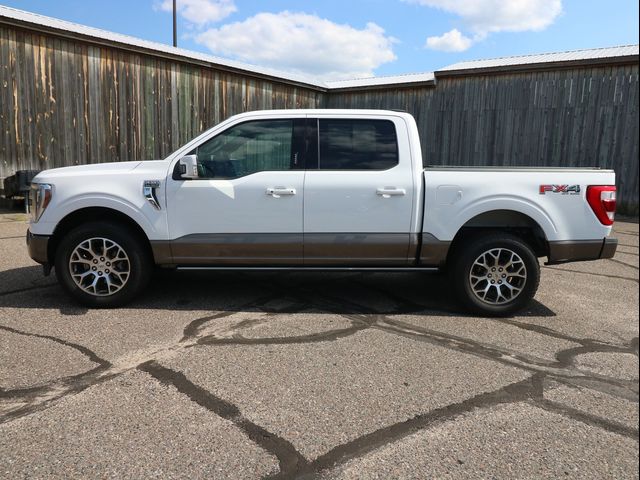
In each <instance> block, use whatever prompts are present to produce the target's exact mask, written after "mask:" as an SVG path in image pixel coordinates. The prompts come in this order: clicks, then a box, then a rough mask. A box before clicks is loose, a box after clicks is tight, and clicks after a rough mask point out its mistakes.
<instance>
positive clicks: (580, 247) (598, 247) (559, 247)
mask: <svg viewBox="0 0 640 480" xmlns="http://www.w3.org/2000/svg"><path fill="white" fill-rule="evenodd" d="M617 249H618V239H616V238H605V239H603V240H565V241H560V242H549V261H548V262H547V265H555V264H558V263H567V262H583V261H589V260H599V259H601V258H612V257H613V256H614V255H615V254H616V250H617Z"/></svg>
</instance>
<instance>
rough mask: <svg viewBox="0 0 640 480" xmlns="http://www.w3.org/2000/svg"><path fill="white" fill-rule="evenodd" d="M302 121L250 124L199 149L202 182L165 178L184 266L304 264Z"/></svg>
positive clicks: (174, 243)
mask: <svg viewBox="0 0 640 480" xmlns="http://www.w3.org/2000/svg"><path fill="white" fill-rule="evenodd" d="M300 123H302V125H304V120H303V119H300V120H298V119H276V120H266V119H265V120H253V121H245V122H243V123H240V124H236V125H233V126H231V127H229V128H228V129H227V130H225V131H223V132H221V133H219V134H218V135H216V136H215V137H213V138H210V139H208V140H206V141H204V142H203V143H202V144H200V145H199V146H198V147H197V148H196V149H195V150H194V151H193V152H191V153H192V154H195V155H197V159H198V174H199V178H197V179H192V180H182V179H174V178H171V174H170V177H169V178H168V179H167V196H168V197H167V198H168V202H167V203H168V222H169V225H168V227H169V235H170V238H171V243H170V246H171V252H172V256H173V259H174V263H176V264H179V265H209V266H211V265H218V266H224V265H234V266H240V265H242V266H260V265H265V264H269V265H283V266H286V265H300V264H301V263H302V256H303V250H302V241H303V237H302V228H303V225H302V205H303V188H304V169H303V165H301V158H300V157H301V155H300V154H299V152H298V148H297V142H296V141H295V137H296V135H294V130H296V129H297V128H298V125H299V124H300Z"/></svg>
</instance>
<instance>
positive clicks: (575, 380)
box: [0, 269, 638, 478]
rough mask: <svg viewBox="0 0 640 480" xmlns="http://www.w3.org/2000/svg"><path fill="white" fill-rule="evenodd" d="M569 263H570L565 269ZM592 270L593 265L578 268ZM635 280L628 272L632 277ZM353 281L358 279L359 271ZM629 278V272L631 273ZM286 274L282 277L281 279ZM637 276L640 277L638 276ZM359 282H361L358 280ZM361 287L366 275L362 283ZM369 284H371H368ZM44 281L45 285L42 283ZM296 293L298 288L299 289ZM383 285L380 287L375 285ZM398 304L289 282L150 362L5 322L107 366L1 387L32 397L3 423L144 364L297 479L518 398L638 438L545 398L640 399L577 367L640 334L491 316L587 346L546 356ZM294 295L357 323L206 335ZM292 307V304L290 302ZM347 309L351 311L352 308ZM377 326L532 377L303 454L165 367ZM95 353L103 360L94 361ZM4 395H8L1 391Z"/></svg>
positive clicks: (417, 306)
mask: <svg viewBox="0 0 640 480" xmlns="http://www.w3.org/2000/svg"><path fill="white" fill-rule="evenodd" d="M558 270H562V269H558ZM578 273H586V272H578ZM625 279H627V278H625ZM346 280H349V281H354V278H353V277H352V276H350V277H348V278H347V279H346ZM627 280H629V279H627ZM278 281H279V280H277V281H276V284H277V283H278ZM635 281H636V282H637V280H635ZM356 282H357V281H356ZM357 283H359V284H360V285H361V286H362V284H361V282H357ZM364 287H365V288H366V289H368V290H371V287H370V286H367V285H364ZM35 288H42V287H35ZM292 288H293V290H294V293H293V294H292V293H291V290H292ZM374 290H375V289H374ZM385 293H386V295H387V296H388V297H389V298H391V299H392V300H393V301H394V303H396V304H397V305H399V306H404V308H401V309H400V310H398V309H397V308H396V309H394V310H393V312H381V311H380V310H379V309H377V310H376V309H372V308H370V307H368V306H365V305H362V304H359V303H357V302H353V301H351V300H349V299H345V298H341V297H334V296H331V295H328V294H322V295H318V293H317V291H316V290H314V289H313V288H309V287H304V286H302V287H299V286H296V287H291V286H289V288H288V289H287V294H286V295H284V296H283V295H282V294H281V290H280V289H277V290H274V291H273V293H271V294H269V295H266V296H263V297H261V298H259V299H256V300H253V301H251V302H248V303H245V304H243V305H237V306H234V307H233V308H230V307H228V310H227V311H224V312H218V313H213V314H209V315H205V316H202V317H199V318H196V319H194V320H192V321H190V322H189V323H188V324H187V325H186V326H185V327H184V329H183V336H182V338H181V339H180V340H179V341H178V343H176V344H171V345H168V346H166V347H165V348H161V349H158V350H156V351H153V352H149V353H148V354H147V355H146V358H145V359H144V361H142V362H140V358H139V357H138V358H137V360H136V362H132V363H128V364H119V365H116V366H113V365H111V364H110V363H109V362H107V361H106V360H103V359H100V358H99V357H98V356H97V355H96V354H95V353H93V352H92V351H91V350H89V349H87V348H86V347H83V346H81V345H77V344H71V343H70V342H67V341H65V340H61V339H57V338H56V337H50V336H45V335H38V334H29V333H26V332H20V331H17V330H15V329H12V328H10V327H0V328H4V329H5V330H7V331H15V333H22V334H25V335H33V336H35V337H40V338H47V339H49V340H52V341H54V342H57V343H60V344H62V345H66V346H71V347H72V348H77V349H78V350H80V351H82V352H83V353H84V354H85V355H87V356H89V358H91V359H92V361H95V360H98V362H96V363H99V366H98V367H96V369H94V370H92V371H89V372H85V373H83V374H80V375H77V376H72V377H68V378H67V379H63V380H64V381H63V380H58V381H57V382H54V383H52V384H49V385H45V386H40V387H33V388H32V389H31V391H29V389H22V390H21V391H1V393H2V395H4V396H5V398H11V399H16V398H20V399H24V400H26V401H29V402H30V403H29V405H27V406H26V407H23V408H20V409H18V410H14V411H12V412H10V413H9V414H7V415H5V416H3V417H0V423H4V422H6V421H9V420H12V419H14V418H17V417H18V416H24V415H27V414H30V413H33V412H34V411H36V410H40V409H43V408H46V407H47V406H48V405H50V404H51V403H52V402H54V401H56V400H58V399H60V398H62V397H64V396H66V395H69V394H74V393H78V392H80V391H82V390H84V389H86V388H89V387H91V386H92V385H95V384H97V383H99V382H103V381H106V380H109V379H112V378H114V377H116V376H118V375H121V374H123V373H125V372H127V371H130V370H132V369H138V370H141V371H143V372H146V373H147V374H149V375H151V376H152V377H153V378H155V379H156V380H157V381H159V382H161V383H163V384H165V385H170V386H172V387H174V388H176V389H177V390H178V391H179V392H181V393H183V394H184V395H186V396H187V397H188V398H189V399H190V400H191V401H193V402H195V403H197V404H198V405H200V406H202V407H204V408H206V409H207V410H209V411H211V412H213V413H215V414H216V415H219V416H220V417H222V418H225V419H227V420H229V421H231V422H232V423H233V424H234V425H236V427H238V428H239V429H240V430H242V431H243V432H244V433H245V434H246V435H247V436H248V437H249V438H250V439H251V440H252V441H253V442H255V443H256V444H257V445H259V446H260V447H262V448H263V449H264V450H266V451H267V452H269V453H271V454H273V455H274V456H275V457H276V458H277V459H278V462H279V465H280V471H279V472H277V473H274V474H273V475H272V477H273V478H291V477H293V476H296V477H301V476H315V475H317V474H318V473H319V472H321V471H324V470H326V469H329V468H332V467H334V466H336V465H338V464H342V463H344V462H346V461H348V460H350V459H352V458H356V457H358V456H362V455H365V454H366V453H368V452H370V451H372V450H375V449H376V448H379V447H381V446H383V445H386V444H389V443H391V442H394V441H396V440H398V439H400V438H403V437H405V436H407V435H409V434H411V433H413V432H415V431H418V430H423V429H426V428H429V427H430V426H432V425H436V424H439V423H442V422H444V421H447V420H451V419H454V418H456V417H458V416H460V415H463V414H465V413H467V412H471V411H473V410H475V409H479V408H491V407H492V406H496V405H500V404H506V403H516V402H523V401H526V402H530V403H532V404H534V405H537V406H539V407H540V408H544V409H546V410H549V411H553V412H555V413H557V414H560V415H563V416H566V417H568V418H571V419H573V420H575V421H579V422H582V423H586V424H588V425H591V426H595V427H599V428H603V429H605V430H608V431H612V432H614V433H618V434H620V435H624V436H627V437H631V438H637V430H633V429H631V428H629V427H626V426H624V425H621V424H618V423H616V422H611V421H609V420H607V419H605V418H601V417H598V416H594V415H591V414H589V413H585V412H582V411H580V410H576V409H573V408H571V407H565V406H564V405H558V404H556V403H554V402H550V401H548V400H546V399H544V382H545V380H546V379H547V378H549V379H552V380H553V381H555V382H558V383H563V384H567V385H575V386H583V387H586V388H591V389H594V390H599V391H602V392H604V393H607V394H609V395H613V396H615V397H619V398H624V399H626V400H630V401H634V402H636V403H637V402H638V387H637V382H631V381H623V380H620V379H615V378H611V377H607V376H604V375H599V374H596V373H595V372H585V371H583V370H579V369H577V368H575V367H574V359H575V358H576V356H578V355H581V354H584V353H590V352H613V353H621V352H623V353H634V354H635V355H638V338H637V337H635V338H634V339H633V340H632V341H631V342H630V343H629V344H628V345H624V346H620V345H614V344H609V343H605V342H600V341H598V340H594V339H584V338H575V337H572V336H570V335H567V334H563V333H560V332H557V331H555V330H553V329H549V328H547V327H543V326H539V325H535V324H530V323H522V322H516V321H514V320H510V319H492V320H491V321H496V322H501V323H505V324H508V325H512V326H514V327H517V328H521V329H524V330H528V331H532V332H535V333H537V334H541V335H546V336H549V337H552V338H556V339H562V340H566V341H571V342H574V343H577V344H578V345H580V346H579V347H573V348H569V349H566V350H562V351H559V352H557V353H556V360H555V361H546V360H541V359H537V358H533V357H531V356H527V355H523V354H519V353H518V352H514V351H509V350H508V349H503V348H500V347H496V346H493V345H489V344H483V343H481V342H477V341H474V340H471V339H467V338H463V337H457V336H455V335H448V334H445V333H442V332H438V331H434V330H428V329H423V328H420V327H416V326H414V325H410V324H406V323H404V322H402V321H399V320H395V319H391V318H389V317H388V316H386V314H387V313H389V314H390V313H415V312H416V311H425V310H427V309H433V308H435V309H436V310H438V312H439V313H440V311H441V307H440V306H439V305H437V306H435V307H434V306H433V305H424V304H421V303H417V302H413V301H410V300H408V299H405V298H403V297H402V296H399V295H396V294H394V293H389V292H385ZM283 298H284V299H291V298H293V299H294V300H295V301H299V302H300V303H299V304H298V306H297V307H296V308H297V309H310V308H312V307H320V310H322V311H326V312H329V313H334V314H336V315H340V316H343V317H345V318H347V319H349V320H350V321H351V323H352V326H351V327H347V328H343V329H330V330H326V331H323V332H319V333H313V334H308V335H301V336H293V337H267V338H255V339H254V338H244V337H241V336H233V337H231V338H229V337H216V336H215V335H204V336H201V333H202V332H203V330H204V328H205V326H206V324H207V323H208V322H211V321H214V320H217V319H221V318H225V317H228V316H231V315H233V314H235V313H237V312H238V311H241V310H242V309H255V310H257V311H260V312H265V313H269V312H272V313H273V312H275V313H282V312H286V311H287V308H284V309H277V308H269V307H268V304H269V303H270V302H273V301H277V300H282V299H283ZM289 310H290V308H289ZM345 310H346V311H345ZM246 325H247V320H245V321H242V322H239V323H238V324H237V325H235V326H234V329H236V330H237V329H239V328H243V327H245V326H246ZM368 328H375V329H378V330H381V331H384V332H387V333H389V334H395V335H402V336H406V337H409V338H412V339H414V340H418V341H423V342H427V343H431V344H434V345H437V346H440V347H444V348H448V349H451V350H455V351H457V352H460V353H467V354H471V355H475V356H479V357H482V358H487V359H490V360H493V361H497V362H500V363H503V364H506V365H509V366H511V367H514V368H519V369H523V370H526V371H528V372H531V373H532V376H531V377H530V378H529V379H527V380H525V381H523V382H518V383H514V384H511V385H507V386H505V387H503V388H501V389H499V390H496V391H493V392H489V393H483V394H479V395H476V396H474V397H472V398H470V399H467V400H465V401H462V402H460V403H454V404H451V405H448V406H445V407H441V408H438V409H435V410H432V411H429V412H426V413H419V414H417V415H416V416H415V417H413V418H410V419H408V420H405V421H402V422H399V423H396V424H393V425H390V426H388V427H384V428H382V429H379V430H376V431H374V432H371V433H368V434H365V435H363V436H361V437H359V438H357V439H354V440H352V441H350V442H347V443H345V444H342V445H338V446H336V447H334V448H333V449H332V450H330V451H329V452H327V453H325V454H324V455H322V456H320V457H318V458H316V459H315V460H313V461H308V460H307V459H306V458H304V457H303V455H302V454H301V453H299V452H298V451H297V450H296V449H295V448H294V446H293V445H292V444H291V443H290V442H288V441H287V440H285V439H282V438H280V437H278V436H277V435H275V434H273V433H271V432H269V431H268V430H266V429H264V428H263V427H261V426H259V425H257V424H255V423H253V422H251V421H250V420H248V419H247V418H245V417H244V416H243V415H242V412H241V410H240V408H239V407H237V406H236V405H234V404H232V403H230V402H228V401H226V400H224V399H222V398H219V397H217V396H216V395H215V394H213V393H212V392H210V391H208V390H206V389H204V388H202V387H200V386H198V385H196V384H194V383H193V382H191V381H190V380H189V379H188V378H187V377H186V376H185V375H184V373H182V372H179V371H175V370H172V369H169V368H167V367H164V366H162V365H161V364H160V363H159V360H160V359H162V358H167V357H168V356H169V355H170V354H177V353H178V352H180V351H183V350H184V349H186V348H195V347H198V346H205V345H207V346H218V345H229V344H240V345H261V344H262V345H264V344H267V345H269V344H294V343H312V342H328V341H337V340H339V339H342V338H345V337H347V336H349V335H354V334H356V333H358V332H360V331H362V330H364V329H368ZM94 359H95V360H94ZM0 398H1V397H0Z"/></svg>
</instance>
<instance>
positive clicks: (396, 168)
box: [27, 110, 617, 316]
mask: <svg viewBox="0 0 640 480" xmlns="http://www.w3.org/2000/svg"><path fill="white" fill-rule="evenodd" d="M424 140H425V141H429V139H428V138H427V139H424ZM31 188H32V193H31V203H32V212H33V213H32V219H31V222H30V227H29V231H28V232H27V243H28V249H29V253H30V255H31V258H33V259H34V260H35V261H36V262H39V263H41V264H43V265H44V270H45V274H48V273H49V271H50V270H51V268H55V272H56V276H57V278H58V280H59V282H60V283H61V284H62V286H63V287H64V289H65V290H66V291H67V292H69V293H70V294H71V295H72V296H73V297H75V298H76V299H77V300H78V301H80V302H81V303H83V304H85V305H88V306H95V307H113V306H118V305H122V304H124V303H125V302H127V301H129V300H131V299H132V298H133V297H134V296H135V295H137V294H138V293H140V292H141V290H142V289H143V288H144V287H145V285H146V284H147V282H148V281H149V279H150V277H151V275H152V273H153V270H154V265H157V266H164V267H173V268H180V269H229V270H231V269H243V270H264V269H268V270H374V271H381V270H393V271H416V270H418V271H439V270H446V271H447V272H448V274H449V276H450V279H451V287H452V288H453V290H454V291H455V293H456V295H457V298H458V299H459V301H460V303H461V306H463V307H465V308H466V309H467V310H470V311H472V312H474V313H477V314H481V315H494V316H501V315H510V314H512V313H514V312H516V311H517V310H518V309H521V308H522V307H524V306H525V305H526V304H527V303H528V302H529V301H530V300H531V299H532V298H533V296H534V294H535V292H536V289H537V287H538V282H539V278H540V267H539V262H538V258H540V257H546V261H547V262H548V263H549V264H557V263H561V262H571V261H578V260H595V259H599V258H610V257H612V256H613V255H614V253H615V250H616V247H617V241H616V240H614V239H611V238H609V234H610V232H611V228H612V224H613V217H614V212H615V205H616V188H615V174H614V172H613V171H611V170H599V169H595V168H591V169H589V168H580V169H578V168H476V167H472V168H457V167H427V168H424V167H423V161H422V155H421V148H420V138H419V134H418V128H417V126H416V123H415V121H414V119H413V117H412V116H411V115H409V114H407V113H401V112H395V111H376V110H287V111H261V112H250V113H244V114H241V115H237V116H234V117H232V118H229V119H228V120H226V121H224V122H222V123H220V124H219V125H217V126H216V127H214V128H212V129H210V130H208V131H206V132H205V133H203V134H202V135H200V136H198V137H197V138H195V139H194V140H192V141H191V142H189V143H187V144H186V145H185V146H183V147H182V148H180V149H179V150H177V151H176V152H174V153H173V154H171V155H170V156H169V157H167V158H166V159H164V160H158V161H138V162H121V163H103V164H94V165H84V166H75V167H67V168H58V169H53V170H46V171H43V172H42V173H40V174H39V175H38V176H37V177H36V178H35V179H34V180H33V183H32V187H31Z"/></svg>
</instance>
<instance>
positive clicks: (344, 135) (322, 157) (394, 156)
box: [318, 119, 399, 170]
mask: <svg viewBox="0 0 640 480" xmlns="http://www.w3.org/2000/svg"><path fill="white" fill-rule="evenodd" d="M318 130H319V132H318V133H319V141H318V146H319V152H318V157H319V161H318V168H319V169H320V170H388V169H390V168H393V167H395V166H396V165H398V162H399V155H398V139H397V135H396V128H395V125H394V124H393V122H391V121H389V120H368V119H320V120H319V121H318Z"/></svg>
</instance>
